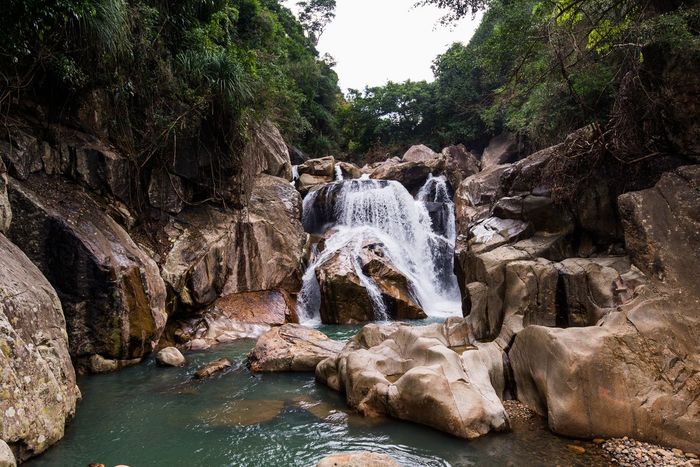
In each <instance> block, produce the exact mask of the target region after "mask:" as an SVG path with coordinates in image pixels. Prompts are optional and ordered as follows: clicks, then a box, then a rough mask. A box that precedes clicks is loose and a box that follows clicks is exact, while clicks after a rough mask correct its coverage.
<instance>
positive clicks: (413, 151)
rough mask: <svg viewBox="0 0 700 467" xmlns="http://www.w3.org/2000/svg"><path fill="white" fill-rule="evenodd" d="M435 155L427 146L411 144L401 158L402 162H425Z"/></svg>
mask: <svg viewBox="0 0 700 467" xmlns="http://www.w3.org/2000/svg"><path fill="white" fill-rule="evenodd" d="M437 156H438V154H437V153H436V152H435V151H433V150H432V149H430V148H429V147H428V146H425V145H423V144H419V145H417V146H411V147H410V148H409V150H408V151H406V153H405V154H404V155H403V158H402V160H403V161H404V162H427V161H429V160H431V159H434V158H436V157H437Z"/></svg>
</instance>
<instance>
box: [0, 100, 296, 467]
mask: <svg viewBox="0 0 700 467" xmlns="http://www.w3.org/2000/svg"><path fill="white" fill-rule="evenodd" d="M87 117H90V119H91V120H90V121H87V120H85V118H87ZM82 118H83V120H82V121H81V122H82V123H81V124H80V125H74V126H68V125H64V124H48V123H46V122H42V123H38V122H37V121H36V120H34V119H32V118H24V119H14V120H7V121H6V123H7V125H6V128H7V130H8V131H7V132H6V133H3V136H2V137H0V256H1V257H2V259H3V261H2V263H3V268H2V270H0V350H1V352H0V373H2V375H3V378H2V381H1V382H0V411H1V412H2V413H3V417H2V418H1V419H0V435H1V436H0V437H1V438H2V439H3V440H4V441H6V442H7V443H8V444H9V445H10V447H11V448H12V450H13V451H14V453H15V456H16V457H17V459H18V460H19V461H23V460H25V459H26V458H28V457H31V456H32V455H36V454H37V453H39V452H41V451H43V450H44V449H46V448H47V447H48V446H50V445H51V444H53V443H55V442H56V441H58V440H59V439H60V438H61V437H62V436H63V428H64V426H65V423H66V421H67V420H69V419H70V418H71V417H72V415H73V413H74V411H75V405H76V400H77V399H78V397H79V391H78V388H77V386H76V384H75V370H74V365H75V368H76V369H77V370H79V371H87V372H106V371H113V370H116V369H118V368H120V367H122V366H125V365H131V364H135V363H138V362H139V361H140V360H141V359H142V358H143V357H144V356H146V355H148V354H149V353H151V352H152V351H153V350H154V349H156V348H157V346H158V343H159V341H160V340H161V337H162V335H163V332H164V330H165V328H166V323H167V322H168V320H169V319H171V321H173V322H175V321H176V320H180V319H189V318H190V317H191V316H194V315H197V314H198V313H200V312H203V311H204V310H206V309H207V306H208V305H210V304H211V303H212V302H213V301H214V300H215V299H217V298H218V297H219V296H221V295H227V294H236V293H243V292H256V291H259V290H282V291H285V290H286V291H288V292H296V291H297V290H298V288H299V286H300V277H301V273H302V256H303V251H304V247H305V244H306V234H305V233H304V231H303V228H302V226H301V222H300V215H301V199H300V197H299V194H298V193H297V192H296V190H295V189H294V187H293V186H292V185H291V184H290V183H289V180H290V178H291V162H290V160H289V153H288V150H287V147H286V145H285V143H284V141H283V140H282V137H281V135H280V133H279V131H278V130H277V128H275V127H274V126H273V125H272V124H270V123H268V122H263V123H262V124H259V125H254V126H253V127H252V128H251V130H250V131H251V133H250V137H249V139H248V143H247V145H246V146H245V147H244V150H243V151H244V153H245V154H244V157H242V158H240V161H243V162H241V163H239V165H238V166H237V167H236V169H235V170H233V171H231V173H230V177H228V178H226V180H223V179H219V178H217V177H213V178H212V176H211V174H212V173H215V174H216V173H218V174H221V173H222V172H221V171H220V169H221V167H218V168H217V169H216V171H213V169H212V168H211V167H210V166H209V165H208V164H210V163H212V160H211V159H204V160H201V159H197V157H195V154H192V153H187V154H186V157H185V155H184V154H183V151H178V152H177V153H174V156H176V157H174V160H173V161H171V163H170V164H167V165H166V166H163V167H159V168H157V169H153V170H151V172H150V173H149V174H138V173H137V171H136V172H135V169H136V167H135V166H134V164H133V162H132V161H131V160H130V159H129V158H128V157H126V156H125V155H124V154H122V153H120V152H119V151H118V150H117V149H115V147H114V146H113V145H112V144H111V143H110V139H109V137H108V135H106V134H105V132H103V131H101V130H100V128H99V121H100V118H99V109H97V110H95V111H94V112H91V113H90V112H88V113H83V114H82ZM86 130H89V131H86ZM185 162H187V164H190V166H189V167H188V166H187V164H185ZM213 193H216V194H217V195H216V196H212V194H213ZM12 219H14V221H12ZM2 233H5V234H6V235H7V237H5V236H3V235H2ZM11 242H12V243H11ZM292 307H293V305H292ZM290 316H291V315H290ZM290 319H291V318H290ZM40 375H41V376H40Z"/></svg>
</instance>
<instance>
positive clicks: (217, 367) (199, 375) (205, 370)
mask: <svg viewBox="0 0 700 467" xmlns="http://www.w3.org/2000/svg"><path fill="white" fill-rule="evenodd" d="M231 366H232V363H231V361H230V360H228V359H226V358H220V359H218V360H214V361H213V362H209V363H207V364H206V365H204V366H203V367H201V368H199V369H198V370H197V371H196V372H195V373H194V379H206V378H211V377H212V376H214V375H215V374H217V373H221V372H222V371H224V370H227V369H229V368H231Z"/></svg>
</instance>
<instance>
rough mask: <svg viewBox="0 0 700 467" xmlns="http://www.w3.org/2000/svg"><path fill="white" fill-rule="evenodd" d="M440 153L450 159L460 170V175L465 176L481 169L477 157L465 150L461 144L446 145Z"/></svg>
mask: <svg viewBox="0 0 700 467" xmlns="http://www.w3.org/2000/svg"><path fill="white" fill-rule="evenodd" d="M442 155H444V156H445V157H447V158H448V159H452V160H453V161H454V162H455V163H456V164H457V167H459V170H460V172H462V177H464V178H467V177H470V176H472V175H474V174H476V173H478V172H479V171H480V170H481V164H480V163H479V159H477V158H476V156H475V155H474V154H472V153H471V152H469V151H467V148H466V147H464V145H463V144H458V145H456V146H448V147H446V148H444V149H443V150H442Z"/></svg>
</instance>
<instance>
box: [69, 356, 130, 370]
mask: <svg viewBox="0 0 700 467" xmlns="http://www.w3.org/2000/svg"><path fill="white" fill-rule="evenodd" d="M139 363H141V359H140V358H132V359H130V360H115V359H109V358H104V357H103V356H101V355H96V354H95V355H90V358H88V359H87V362H83V364H82V365H81V367H80V370H81V371H86V370H87V371H89V372H90V373H113V372H115V371H118V370H121V369H122V368H126V367H129V366H134V365H138V364H139Z"/></svg>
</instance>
